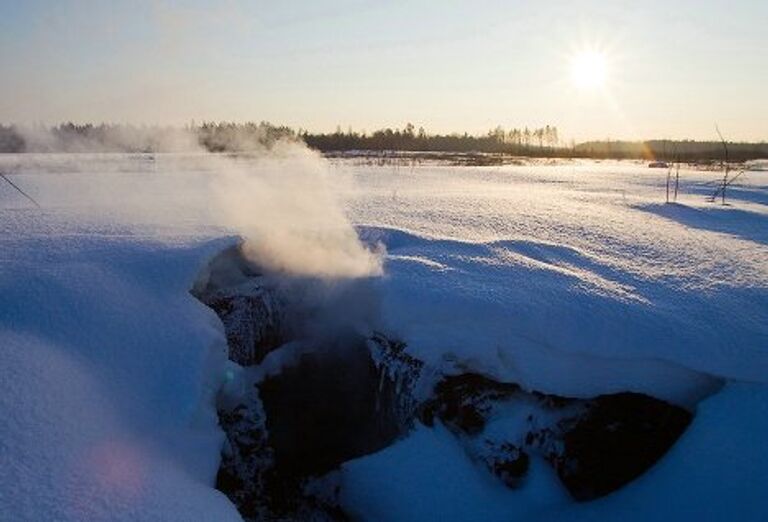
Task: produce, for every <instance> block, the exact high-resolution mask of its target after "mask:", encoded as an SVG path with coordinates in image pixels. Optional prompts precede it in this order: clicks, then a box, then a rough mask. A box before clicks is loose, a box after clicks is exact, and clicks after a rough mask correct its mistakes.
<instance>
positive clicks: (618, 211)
mask: <svg viewBox="0 0 768 522" xmlns="http://www.w3.org/2000/svg"><path fill="white" fill-rule="evenodd" d="M253 161H254V162H255V161H256V160H253ZM307 162H311V163H312V167H311V168H309V171H311V174H306V175H305V174H302V175H301V176H299V177H297V176H294V175H288V174H286V175H285V176H284V177H274V176H273V175H272V174H268V175H269V176H273V177H272V178H270V180H269V182H268V183H266V184H264V183H255V184H252V183H251V180H250V176H261V175H263V174H264V172H265V171H270V172H272V171H276V172H282V171H283V170H285V169H288V170H289V171H290V170H291V169H299V170H301V171H302V172H304V171H306V170H307V169H308V167H307ZM0 169H4V170H6V172H11V179H13V180H14V181H15V182H17V183H18V184H19V185H20V186H21V187H22V188H23V189H24V190H25V191H26V192H28V193H29V194H30V195H32V196H33V197H34V198H35V199H36V200H38V201H39V203H40V204H41V206H42V209H36V208H34V207H33V206H31V205H30V204H29V203H28V202H27V201H25V200H24V199H23V198H22V197H20V196H19V195H18V194H17V193H15V192H14V191H12V189H10V187H8V186H7V185H5V184H3V185H2V186H0V372H1V373H0V377H1V378H0V412H2V416H3V418H4V419H5V422H3V423H2V424H0V461H2V462H3V466H2V472H1V473H0V512H3V513H13V514H14V515H17V516H16V517H14V518H17V519H22V520H24V519H41V518H43V519H56V520H65V519H69V520H83V519H93V520H102V519H126V520H127V519H136V518H144V519H168V518H178V519H183V520H193V519H200V520H209V519H216V520H225V519H227V518H235V519H236V518H237V513H236V512H235V511H234V508H232V506H231V505H229V503H228V501H227V500H226V498H225V497H224V496H223V495H221V494H219V493H218V492H217V491H215V490H214V489H212V487H211V485H212V484H213V477H214V475H215V472H216V468H217V461H218V451H219V445H220V443H221V440H222V439H221V434H220V432H219V431H218V429H217V427H216V418H215V412H214V410H213V402H212V401H213V394H214V393H215V390H216V388H217V387H218V386H219V385H220V383H221V382H222V379H223V378H224V371H223V366H222V364H223V360H224V357H225V355H224V344H223V343H224V338H223V334H222V333H221V331H220V328H219V326H218V324H217V320H216V318H215V316H214V315H213V314H212V312H210V311H209V310H207V309H205V308H204V307H203V306H202V305H201V304H199V303H198V302H197V301H195V300H194V298H192V297H191V296H190V295H189V294H188V292H187V291H188V289H189V288H190V287H191V285H192V284H193V282H194V279H195V277H196V275H197V274H198V273H199V272H200V270H201V269H202V267H203V266H204V265H205V263H206V261H207V260H208V259H209V258H210V257H211V256H212V255H213V254H214V253H216V252H217V251H219V250H221V249H222V248H224V246H226V245H228V244H232V242H234V241H235V239H234V237H233V236H237V235H255V236H256V237H255V238H254V240H255V241H256V240H261V241H264V242H268V241H270V240H271V239H273V235H272V234H270V233H269V231H270V230H277V231H279V232H281V233H280V234H277V235H278V236H280V237H283V236H285V235H286V234H288V235H290V234H291V233H293V231H294V230H295V229H296V228H297V227H299V228H302V229H303V228H307V227H311V226H313V225H314V224H315V222H317V221H323V222H324V223H325V225H327V226H329V227H331V228H334V229H336V228H343V223H340V222H339V220H338V215H342V214H346V215H347V216H349V218H350V220H351V221H352V222H353V223H354V224H355V225H357V226H358V232H359V234H360V236H361V237H362V238H363V240H364V241H365V242H366V243H367V244H370V245H376V244H379V243H380V244H382V245H384V247H385V248H386V255H385V257H384V260H383V261H384V263H383V275H382V276H380V277H377V279H376V285H375V286H376V289H377V291H378V297H379V309H378V310H377V313H376V317H377V319H376V323H377V324H372V325H371V326H372V327H376V328H383V329H385V330H386V331H388V332H392V333H393V334H396V335H398V336H399V337H401V338H402V339H404V340H406V341H407V342H408V345H409V346H408V350H409V352H410V353H412V354H413V355H416V356H418V357H420V358H422V359H425V360H428V361H430V362H431V363H432V364H433V365H434V366H435V367H439V368H444V369H445V370H446V371H451V370H456V369H464V370H467V369H469V370H474V371H480V372H482V373H486V374H488V375H491V376H493V377H495V378H497V379H501V380H508V381H514V382H518V383H520V384H522V385H524V386H527V387H530V388H534V389H538V390H541V391H547V392H552V393H560V394H565V395H570V396H584V397H587V396H592V395H595V394H598V393H606V392H612V391H621V390H633V391H642V392H645V393H648V394H651V395H655V396H658V397H661V398H664V399H667V400H670V401H673V402H677V403H679V404H682V405H685V406H687V407H690V408H696V409H697V411H698V415H697V416H696V417H695V418H694V421H693V424H692V426H691V428H690V429H689V430H688V432H687V433H686V434H684V436H683V438H682V439H681V440H680V442H679V443H678V444H677V445H676V446H675V447H674V448H673V450H672V451H671V452H670V454H669V455H668V456H667V457H666V458H665V459H663V460H662V461H661V462H660V463H659V464H658V465H657V466H656V467H655V468H654V469H652V470H651V471H650V472H649V473H648V474H646V475H645V476H643V477H641V478H640V479H639V480H637V481H636V482H634V483H632V484H630V485H629V486H628V487H626V488H624V489H623V490H621V491H619V492H617V493H615V494H613V495H610V496H608V497H606V498H604V499H601V500H599V501H596V502H593V503H588V504H581V505H575V504H573V503H572V502H570V501H569V500H568V499H567V496H566V495H565V494H564V493H563V491H560V490H558V489H557V488H556V487H555V486H554V483H553V481H552V480H551V477H548V476H547V468H545V467H544V466H541V467H537V466H535V465H534V469H533V471H534V473H533V474H532V477H531V480H529V481H528V483H527V484H526V485H525V486H524V487H523V488H522V489H520V490H516V491H509V490H506V489H504V488H503V487H502V486H500V485H499V484H498V483H496V482H494V481H493V478H492V477H491V476H490V475H487V474H485V472H483V471H482V470H480V469H479V468H477V467H476V466H475V465H474V464H473V463H471V462H470V461H469V460H467V457H466V456H464V454H463V453H461V452H458V451H456V449H455V447H454V446H455V444H456V443H455V441H453V440H451V439H450V438H449V437H448V436H447V434H446V433H445V432H444V431H441V430H440V429H434V430H429V429H426V428H418V429H417V430H416V431H415V432H414V433H413V434H412V435H411V436H410V437H408V438H406V439H404V440H403V441H401V442H399V443H397V444H396V445H394V446H391V447H390V448H387V449H386V450H384V451H383V452H381V453H379V454H375V455H371V456H369V457H365V458H362V459H359V460H357V461H354V462H351V463H349V464H347V465H346V466H345V467H344V468H343V472H342V474H343V484H344V490H343V492H342V497H343V499H344V502H345V506H346V507H347V509H349V510H350V511H351V512H354V513H357V514H359V515H360V516H361V517H363V518H364V519H368V520H387V519H390V520H417V519H419V520H424V519H436V518H437V517H442V518H443V519H446V520H448V519H454V520H467V519H469V518H472V517H479V518H480V519H484V520H492V519H500V520H510V519H515V518H520V519H526V520H530V519H544V520H555V519H556V520H571V519H573V520H581V519H584V520H593V519H595V518H609V519H618V518H619V517H621V518H623V519H625V520H626V519H628V518H629V515H628V513H631V514H632V515H634V516H635V517H636V518H637V519H640V520H649V519H657V520H662V519H670V518H675V517H677V518H684V519H691V518H696V519H702V520H724V519H735V520H765V519H767V518H768V501H766V499H765V497H764V492H765V491H768V472H767V471H766V470H768V444H766V443H765V442H764V441H765V440H768V425H766V422H765V421H766V419H767V418H768V412H767V411H766V404H768V391H767V390H768V387H767V386H766V384H767V381H768V172H750V173H747V174H745V175H744V177H743V181H742V183H741V184H740V186H739V187H734V188H733V189H731V190H730V191H729V200H730V204H729V205H727V206H722V205H719V204H711V203H707V202H706V201H705V197H706V196H707V195H709V194H710V193H711V192H712V191H713V190H714V189H713V187H712V182H713V181H714V180H716V179H717V177H718V174H716V173H712V172H703V171H690V170H684V171H682V172H681V181H682V185H681V191H680V196H679V198H678V203H677V204H674V205H665V204H664V197H665V196H664V178H665V175H666V171H664V170H655V169H648V168H646V167H645V166H644V165H638V164H632V163H621V164H620V163H602V164H595V163H587V162H585V163H573V164H565V165H559V166H544V165H538V166H514V167H460V168H459V167H448V166H424V167H415V168H411V167H402V166H400V167H392V166H383V167H371V166H360V165H356V164H354V163H352V162H349V161H334V162H333V163H331V164H324V163H323V162H321V161H319V160H314V159H307V158H306V157H303V156H302V159H301V160H300V161H299V162H298V163H297V162H296V160H295V159H289V160H285V161H283V160H281V161H279V162H271V163H267V164H262V163H259V164H258V165H255V164H254V165H251V164H250V163H249V162H247V161H241V162H238V165H237V169H236V170H237V171H238V174H237V176H239V177H235V178H232V177H231V176H230V177H229V178H222V177H221V172H220V170H221V169H229V164H228V163H224V162H223V160H222V162H219V161H213V162H212V161H210V160H208V159H207V158H205V159H201V158H199V157H174V156H168V157H156V158H153V159H150V158H149V157H146V156H119V155H94V156H76V155H72V156H55V155H50V156H5V157H0ZM254 172H255V174H253V173H254ZM308 175H309V176H315V175H317V176H319V177H320V178H322V179H323V180H325V181H327V182H328V183H325V181H323V183H319V184H314V182H313V183H310V184H309V185H307V183H306V176H308ZM313 179H314V178H313ZM238 180H239V181H244V183H238ZM232 184H234V185H235V186H236V187H241V188H242V191H241V193H237V191H235V192H236V193H235V194H234V195H233V194H232V193H231V191H229V192H225V193H222V191H221V187H222V185H223V186H230V185H232ZM307 187H309V188H310V190H307ZM329 187H330V188H329ZM305 192H309V194H310V195H309V196H306V195H303V194H304V193H305ZM265 194H266V195H267V196H266V197H265ZM308 197H309V198H310V199H311V202H309V201H308V200H307V198H308ZM334 199H336V200H338V201H340V205H341V207H340V208H337V207H334V206H332V203H330V202H331V201H333V200H334ZM316 201H322V202H323V203H322V205H319V206H318V205H316V204H315V202H316ZM229 202H231V203H232V205H229ZM230 206H237V207H238V208H242V209H244V213H245V214H246V215H245V216H243V215H241V214H239V215H237V216H232V215H230V214H229V213H228V210H229V207H230ZM307 206H309V207H310V212H309V217H308V218H306V219H298V220H291V219H290V216H291V215H295V214H297V213H299V212H301V211H302V209H303V208H306V207H307ZM285 208H288V209H289V212H287V213H286V212H284V210H281V209H285ZM337 214H338V215H337ZM275 215H278V217H279V219H275ZM328 215H330V216H331V217H332V219H330V220H326V217H327V216H328ZM324 216H325V217H324ZM321 232H322V233H316V234H314V235H313V236H312V237H314V238H317V237H320V238H324V237H328V236H327V234H326V232H327V230H326V229H323V230H321ZM332 237H333V238H334V245H338V246H339V248H340V249H341V250H343V251H344V252H345V255H344V256H342V262H343V263H342V264H344V266H345V267H347V266H348V267H349V270H346V269H345V270H346V271H345V273H347V272H348V273H350V274H352V275H360V273H359V272H356V270H357V267H359V264H357V263H355V262H354V261H355V260H357V259H358V258H359V257H360V254H359V252H358V251H357V250H356V247H355V245H349V244H348V243H347V242H346V240H344V238H345V237H346V236H345V233H344V232H342V233H341V234H340V235H333V236H332ZM339 237H341V238H342V239H339ZM337 240H338V241H337ZM302 244H304V243H301V242H299V243H296V242H291V244H290V245H289V246H290V247H291V248H294V247H296V246H297V245H299V246H301V245H302ZM282 246H283V245H281V247H282ZM315 246H316V245H315ZM292 251H293V252H295V250H292ZM307 252H311V255H305V256H304V257H305V258H311V260H314V261H318V260H320V261H322V262H323V263H324V264H323V265H322V270H317V273H319V274H321V275H324V276H327V275H328V263H329V262H332V261H333V260H334V258H333V257H332V256H331V257H328V256H327V253H326V252H325V251H323V250H322V249H313V250H307ZM298 257H301V256H298ZM295 258H297V256H296V255H294V256H293V257H292V258H291V259H295ZM281 263H282V264H281V265H280V266H285V267H288V268H291V267H292V265H290V264H286V263H285V262H282V261H281ZM364 264H365V263H364ZM365 266H366V267H367V266H368V265H365ZM353 268H354V270H353ZM369 268H370V267H369ZM314 269H316V267H313V270H314ZM365 270H368V268H365ZM372 270H373V269H372ZM373 272H375V270H373ZM373 272H372V273H373ZM331 275H332V276H333V277H338V276H339V275H340V274H335V273H332V271H331ZM404 477H405V478H404Z"/></svg>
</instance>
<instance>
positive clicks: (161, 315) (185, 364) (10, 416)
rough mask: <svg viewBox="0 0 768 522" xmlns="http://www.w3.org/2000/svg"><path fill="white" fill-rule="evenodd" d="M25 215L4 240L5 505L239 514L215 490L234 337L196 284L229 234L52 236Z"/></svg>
mask: <svg viewBox="0 0 768 522" xmlns="http://www.w3.org/2000/svg"><path fill="white" fill-rule="evenodd" d="M3 217H4V218H6V225H7V224H8V219H7V218H9V217H11V215H10V214H9V213H4V214H3ZM15 217H21V216H15ZM23 221H25V225H26V226H24V227H23V228H21V227H20V228H21V230H19V229H17V234H15V235H12V234H10V233H8V230H7V228H6V233H5V234H3V235H2V237H1V240H0V243H1V244H2V247H1V248H2V250H1V251H2V252H3V256H2V259H0V267H1V269H0V346H1V347H2V349H0V368H2V378H0V412H2V417H3V422H2V423H0V441H2V442H0V461H2V463H3V465H2V467H3V471H2V473H0V512H2V513H5V514H6V515H7V514H13V515H12V518H13V519H14V520H107V519H109V520H161V519H162V520H168V519H179V520H238V519H239V515H238V513H237V512H236V510H235V509H234V508H233V506H232V505H231V504H230V503H229V501H228V500H227V499H226V497H224V496H223V495H222V494H220V493H218V492H217V491H215V490H214V489H213V488H212V485H213V483H214V479H215V475H216V471H217V469H218V462H219V458H218V454H219V449H220V447H221V443H222V434H221V433H220V431H219V429H218V427H217V419H216V413H215V408H214V393H215V392H216V390H217V389H218V387H219V383H220V381H221V376H222V374H223V365H224V362H225V360H226V351H225V350H226V345H225V344H224V337H223V333H222V332H221V331H220V330H219V326H218V325H217V320H216V318H215V316H214V315H213V313H212V312H211V311H210V310H207V309H206V308H205V307H203V306H202V305H201V304H200V303H198V302H197V301H196V300H195V299H194V298H193V297H192V296H190V295H189V294H188V292H187V290H188V288H189V286H190V283H191V281H193V280H194V277H195V276H196V274H197V272H198V271H199V270H200V268H201V267H202V265H203V263H204V262H205V261H207V259H208V258H209V257H210V256H211V255H213V253H215V252H217V251H218V250H220V249H221V248H223V247H224V246H226V245H228V244H231V241H230V240H225V241H214V242H207V243H201V242H199V241H198V242H195V241H191V242H189V241H186V242H176V244H172V243H160V242H156V241H148V240H145V239H141V238H124V237H115V236H114V235H111V234H105V235H101V236H100V235H98V234H95V233H94V231H93V230H91V231H89V233H88V235H87V236H82V235H80V234H78V233H77V227H75V228H73V229H71V230H70V231H69V233H68V234H66V235H59V234H55V235H49V234H48V233H47V232H48V231H47V230H46V228H45V227H41V226H40V225H41V223H37V224H35V223H34V222H33V221H32V220H29V221H26V220H23ZM17 224H18V223H17ZM51 224H52V223H48V225H49V226H50V225H51ZM56 225H57V226H58V227H62V226H63V224H62V223H61V222H58V223H56ZM22 230H23V232H22ZM104 232H108V231H105V230H102V234H103V233H104Z"/></svg>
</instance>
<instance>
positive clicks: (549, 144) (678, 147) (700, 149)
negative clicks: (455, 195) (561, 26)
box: [0, 122, 768, 161]
mask: <svg viewBox="0 0 768 522" xmlns="http://www.w3.org/2000/svg"><path fill="white" fill-rule="evenodd" d="M284 140H290V141H303V142H305V143H306V144H307V145H308V146H309V147H311V148H313V149H316V150H319V151H322V152H333V151H350V150H368V151H421V152H461V153H470V152H478V153H500V154H511V155H520V156H535V157H584V158H598V159H603V158H604V159H609V158H611V159H647V160H651V159H656V160H664V161H676V160H679V161H702V160H705V161H706V160H719V159H722V158H723V145H722V143H721V142H719V141H707V142H702V141H688V140H685V141H675V140H650V141H611V140H604V141H589V142H584V143H578V144H576V143H574V142H571V143H568V144H566V143H564V142H563V141H562V138H561V136H560V134H559V132H558V129H557V127H555V126H552V125H545V126H544V127H539V128H528V127H524V128H512V129H504V128H503V127H500V126H499V127H496V128H494V129H491V130H489V131H488V132H487V133H485V134H481V135H473V134H469V133H463V134H458V133H452V134H431V133H428V132H427V131H426V130H425V129H424V128H423V127H419V128H418V129H417V128H416V127H415V126H414V125H412V124H411V123H408V124H406V125H405V126H404V127H403V128H402V129H391V128H386V129H380V130H376V131H374V132H372V133H366V132H358V131H354V130H352V129H348V130H347V131H342V130H341V128H337V129H336V131H335V132H332V133H312V132H309V131H306V130H302V129H299V130H294V129H292V128H290V127H286V126H282V125H273V124H271V123H268V122H261V123H252V122H250V123H228V122H220V123H214V122H204V123H202V124H195V123H191V124H190V125H188V126H185V127H182V128H179V127H161V126H133V125H110V124H101V125H92V124H74V123H63V124H60V125H58V126H54V127H43V126H39V125H38V126H33V127H18V126H14V125H10V126H6V125H0V152H54V151H56V152H164V151H169V152H173V151H188V150H199V149H200V148H202V149H204V150H208V151H210V152H237V151H248V150H256V149H260V148H265V147H266V148H269V147H272V146H273V145H274V144H275V143H277V142H278V141H284ZM728 148H729V151H730V159H731V160H733V161H745V160H750V159H758V158H766V157H768V143H765V142H761V143H730V142H729V144H728Z"/></svg>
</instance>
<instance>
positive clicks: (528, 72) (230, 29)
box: [0, 0, 768, 141]
mask: <svg viewBox="0 0 768 522" xmlns="http://www.w3.org/2000/svg"><path fill="white" fill-rule="evenodd" d="M589 53H591V54H592V55H595V56H599V57H600V60H601V61H602V63H601V67H602V68H604V69H605V79H604V81H601V82H598V83H599V85H591V86H589V87H585V86H583V85H580V84H579V82H576V81H574V79H573V76H574V74H573V68H574V67H575V66H574V63H582V62H583V60H582V61H579V58H578V57H583V56H584V55H585V54H589ZM580 72H581V73H584V71H580ZM588 83H589V82H588ZM767 88H768V1H766V0H730V1H711V0H698V1H690V0H680V1H677V0H676V1H674V2H673V1H671V0H664V1H661V0H645V1H642V2H638V1H632V2H628V1H622V0H616V1H610V2H609V1H593V0H571V1H561V0H539V1H536V2H534V1H515V0H506V1H497V0H475V1H464V2H459V1H454V0H442V1H440V2H437V1H422V0H408V1H389V2H387V1H382V0H378V1H370V0H338V1H334V2H329V1H324V0H315V1H298V0H285V1H281V2H275V1H258V0H257V1H236V0H224V1H217V2H213V1H202V0H191V1H185V2H171V1H159V0H155V1H142V0H134V1H123V0H116V1H111V2H107V1H85V0H79V1H73V0H60V1H48V2H44V1H37V0H28V1H21V0H0V122H2V123H6V124H8V123H27V124H29V123H45V124H54V123H59V122H63V121H75V122H113V123H134V124H173V125H182V124H187V123H190V122H191V121H196V122H200V121H211V120H215V121H220V120H226V121H240V122H242V121H251V120H253V121H262V120H266V121H271V122H272V123H279V124H286V125H291V126H293V127H302V128H305V129H309V130H312V131H332V130H335V129H336V127H337V126H341V127H342V128H343V129H347V128H348V127H352V128H354V129H356V130H368V131H371V130H374V129H378V128H382V127H387V126H392V127H402V126H403V125H405V123H407V122H412V123H413V124H414V125H416V126H417V127H419V126H423V127H424V128H425V129H427V130H428V131H430V132H453V131H457V132H465V131H466V132H470V133H481V132H485V131H487V130H488V129H490V128H492V127H496V126H497V125H501V126H503V127H505V128H512V127H523V126H529V127H538V126H543V125H546V124H549V125H556V126H557V127H558V129H559V130H560V134H561V136H565V137H567V138H569V139H570V138H573V139H576V140H578V141H582V140H587V139H605V138H611V139H649V138H691V139H716V138H717V135H716V133H715V124H717V125H718V126H719V127H720V129H721V130H722V131H723V133H724V134H725V135H726V137H727V138H728V139H733V140H748V141H763V140H768V100H767V99H766V92H768V91H767Z"/></svg>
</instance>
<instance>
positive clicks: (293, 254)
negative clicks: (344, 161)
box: [211, 142, 381, 278]
mask: <svg viewBox="0 0 768 522" xmlns="http://www.w3.org/2000/svg"><path fill="white" fill-rule="evenodd" d="M215 160H216V161H217V162H218V163H220V169H218V170H220V172H219V173H218V175H216V176H215V177H213V178H211V181H212V184H213V185H212V188H211V193H212V195H213V197H214V200H213V201H214V203H215V205H216V208H217V212H220V216H218V217H219V218H221V219H223V220H224V222H225V224H226V225H227V226H230V227H232V228H234V229H236V230H238V231H239V232H240V234H241V235H242V236H243V237H244V238H245V240H246V241H245V244H244V247H243V250H244V252H245V254H246V256H248V257H249V258H250V259H251V260H252V261H254V262H255V263H257V264H258V265H259V266H262V267H264V268H265V269H267V270H269V271H273V272H286V273H288V274H290V275H298V276H317V277H328V278H344V277H353V278H356V277H366V276H371V275H379V274H380V273H381V256H380V254H379V253H376V252H371V251H370V250H368V249H366V248H365V247H364V246H363V245H362V243H361V242H360V240H359V239H358V237H357V234H356V232H355V230H354V228H353V227H352V225H351V224H350V222H349V220H348V219H347V217H346V216H345V215H344V212H343V211H342V209H341V206H340V205H339V204H338V201H337V200H336V198H335V196H334V190H335V189H338V185H334V184H338V183H341V182H342V180H341V179H330V175H329V173H328V168H327V164H326V161H325V159H324V158H322V156H320V155H319V154H318V153H315V152H313V151H311V150H309V149H308V148H307V147H305V146H303V145H299V144H297V143H293V142H278V143H277V144H276V146H274V147H273V148H272V149H271V150H270V151H269V152H265V153H263V154H260V155H259V156H258V157H257V158H255V159H254V158H249V159H248V160H247V161H246V160H238V159H232V158H227V159H223V158H215Z"/></svg>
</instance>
